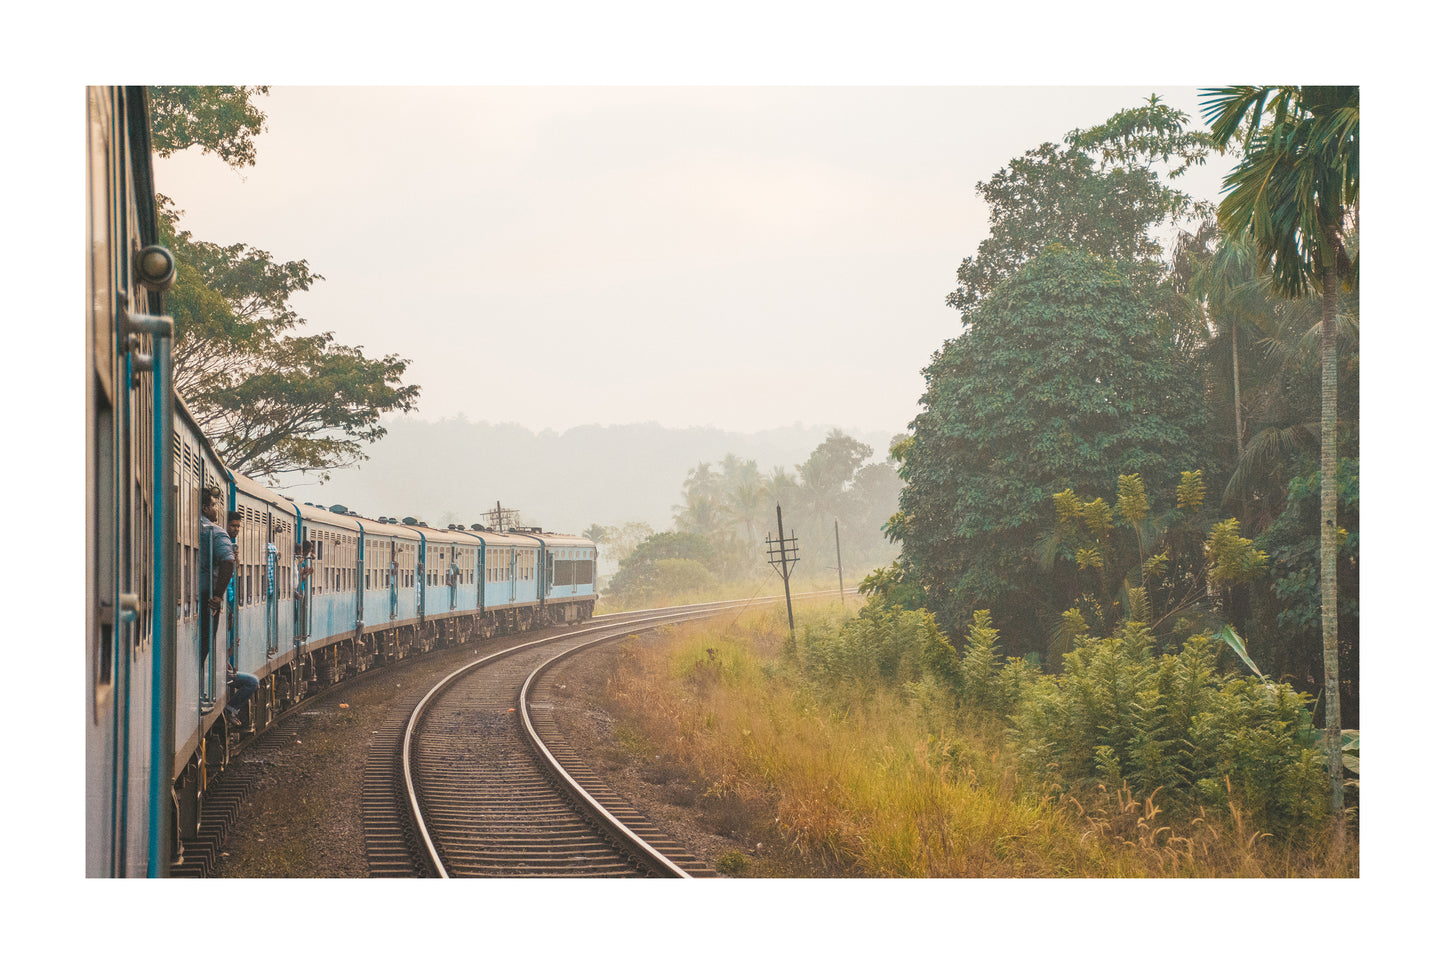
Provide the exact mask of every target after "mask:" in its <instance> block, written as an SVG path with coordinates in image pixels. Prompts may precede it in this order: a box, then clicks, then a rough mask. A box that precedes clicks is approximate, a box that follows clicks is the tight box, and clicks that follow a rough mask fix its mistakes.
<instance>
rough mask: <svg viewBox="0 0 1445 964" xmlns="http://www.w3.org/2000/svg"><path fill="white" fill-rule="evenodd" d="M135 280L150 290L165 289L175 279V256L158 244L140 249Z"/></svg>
mask: <svg viewBox="0 0 1445 964" xmlns="http://www.w3.org/2000/svg"><path fill="white" fill-rule="evenodd" d="M135 270H136V280H138V281H139V282H140V283H141V285H143V286H144V287H146V288H149V289H150V290H151V291H165V290H166V289H167V288H169V287H170V286H171V282H173V281H175V280H176V256H175V255H173V254H171V253H170V252H169V251H167V250H166V249H165V248H163V247H161V246H160V245H158V244H151V245H147V246H146V247H144V248H142V249H141V252H140V257H139V258H137V259H136V269H135Z"/></svg>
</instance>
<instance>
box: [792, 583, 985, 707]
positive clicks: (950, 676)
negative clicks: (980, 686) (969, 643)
mask: <svg viewBox="0 0 1445 964" xmlns="http://www.w3.org/2000/svg"><path fill="white" fill-rule="evenodd" d="M798 657H799V662H800V663H801V664H802V667H803V670H804V672H805V673H806V675H807V676H808V677H809V678H810V679H812V680H814V681H816V682H819V683H825V684H830V685H841V684H849V685H858V684H861V685H864V686H868V687H873V686H877V685H880V684H886V685H896V684H902V683H911V682H916V681H918V680H921V679H924V678H927V677H930V676H931V677H934V678H937V679H940V680H943V681H946V682H948V683H950V684H951V683H952V682H953V680H954V677H955V676H956V674H957V662H958V654H957V653H956V652H955V650H954V648H953V646H952V644H950V643H949V642H948V640H947V639H945V638H944V636H943V634H942V633H941V632H939V629H938V624H937V623H935V622H934V620H933V616H932V614H930V613H929V612H927V611H926V610H922V609H902V608H900V607H898V606H888V605H885V604H884V603H883V602H882V600H877V599H875V600H872V601H870V602H869V603H868V604H867V605H865V606H864V607H863V608H862V609H861V610H859V611H858V614H857V615H856V616H855V617H853V618H852V619H850V620H848V621H847V622H846V623H844V624H843V625H842V627H841V628H835V627H818V626H811V625H810V626H807V627H805V628H804V630H803V634H802V639H801V640H800V641H799V644H798Z"/></svg>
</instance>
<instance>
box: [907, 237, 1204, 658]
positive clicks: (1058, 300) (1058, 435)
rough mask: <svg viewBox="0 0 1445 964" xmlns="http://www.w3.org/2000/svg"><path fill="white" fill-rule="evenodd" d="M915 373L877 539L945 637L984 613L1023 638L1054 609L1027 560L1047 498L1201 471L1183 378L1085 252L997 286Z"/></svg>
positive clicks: (1045, 262)
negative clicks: (911, 412) (909, 577)
mask: <svg viewBox="0 0 1445 964" xmlns="http://www.w3.org/2000/svg"><path fill="white" fill-rule="evenodd" d="M924 375H925V378H926V380H927V390H926V392H925V394H924V397H923V399H922V405H923V412H922V413H921V414H920V415H919V416H918V417H917V418H916V419H915V420H914V422H913V429H914V437H913V440H912V441H911V443H908V444H903V445H896V446H894V453H895V455H901V456H902V457H903V469H902V474H903V476H904V479H905V480H906V485H905V487H904V489H903V492H902V495H901V496H900V499H899V505H900V509H901V510H902V513H903V516H902V518H901V519H895V520H894V521H892V522H890V532H891V533H892V534H894V535H896V536H901V538H902V540H903V544H904V560H905V567H906V569H907V570H908V571H910V572H912V573H914V574H915V575H916V576H917V577H918V579H919V581H920V582H921V583H922V584H923V586H924V588H925V591H926V592H927V594H928V598H929V601H930V604H931V606H932V607H933V608H934V610H935V612H938V613H939V614H940V616H941V617H942V619H943V622H944V624H945V628H946V629H947V630H948V631H949V632H950V633H951V634H952V633H957V632H958V630H959V629H960V628H961V627H962V626H963V624H964V620H965V619H966V617H967V615H968V614H970V613H971V612H972V611H973V610H975V609H984V608H987V609H991V610H992V611H993V613H994V616H995V618H996V620H997V622H998V624H999V625H1000V627H1004V628H1007V629H1008V630H1009V635H1012V636H1014V637H1015V638H1017V639H1025V640H1027V639H1031V638H1033V639H1037V638H1039V636H1038V635H1035V634H1034V632H1033V631H1034V630H1038V629H1042V627H1043V626H1044V625H1046V623H1047V621H1048V620H1050V619H1052V618H1056V614H1057V613H1058V612H1061V611H1062V610H1063V609H1064V608H1065V607H1064V606H1062V605H1058V604H1059V603H1060V602H1063V601H1065V594H1064V593H1062V592H1061V591H1060V589H1061V588H1062V587H1050V584H1049V583H1048V581H1047V580H1041V579H1040V577H1039V574H1038V572H1037V564H1036V562H1035V558H1034V544H1035V542H1036V540H1037V539H1038V537H1039V536H1040V534H1041V533H1042V532H1043V530H1044V529H1045V528H1046V527H1048V526H1049V525H1050V524H1051V522H1052V516H1053V512H1052V507H1051V504H1050V501H1051V496H1052V495H1053V493H1055V492H1061V491H1063V490H1064V489H1066V488H1068V487H1069V486H1071V485H1075V486H1078V487H1079V489H1080V490H1081V491H1083V490H1088V491H1110V490H1111V489H1112V488H1113V487H1114V485H1115V483H1116V481H1117V479H1118V477H1119V476H1120V475H1124V474H1130V473H1137V474H1138V475H1139V476H1140V477H1141V479H1142V481H1143V484H1144V485H1145V486H1146V487H1148V488H1149V489H1150V490H1158V489H1161V488H1163V487H1165V486H1168V485H1172V484H1173V481H1174V473H1175V472H1176V471H1177V469H1176V468H1175V466H1177V465H1181V464H1183V465H1203V464H1206V460H1205V456H1204V454H1203V453H1202V452H1201V451H1200V448H1201V441H1200V439H1199V435H1200V434H1202V433H1201V429H1202V426H1203V421H1204V413H1203V410H1202V407H1201V406H1200V405H1199V402H1198V395H1199V392H1198V389H1197V387H1196V376H1195V372H1194V371H1193V369H1192V367H1191V365H1190V364H1189V363H1188V362H1187V360H1186V359H1185V358H1184V357H1183V356H1182V355H1180V353H1178V352H1177V351H1175V350H1174V349H1173V348H1172V347H1171V346H1170V345H1169V344H1168V343H1167V342H1166V341H1165V340H1164V339H1162V338H1160V337H1159V335H1158V333H1157V331H1156V330H1155V328H1154V327H1153V326H1152V324H1151V321H1150V314H1149V311H1148V305H1147V303H1146V301H1145V300H1144V298H1143V297H1141V295H1140V294H1139V293H1138V291H1137V290H1136V288H1135V287H1134V285H1133V284H1132V283H1131V281H1130V279H1129V278H1128V277H1127V275H1126V274H1125V273H1124V272H1123V271H1122V270H1121V269H1120V267H1119V265H1118V264H1117V262H1113V261H1109V260H1106V259H1104V258H1102V257H1100V256H1097V255H1094V254H1091V253H1088V252H1085V251H1080V250H1069V249H1066V248H1064V247H1062V246H1053V247H1050V248H1047V249H1045V250H1044V251H1043V252H1042V253H1041V254H1040V255H1039V256H1037V257H1035V258H1034V259H1033V260H1031V261H1030V262H1028V263H1027V264H1026V265H1024V267H1023V268H1021V269H1020V270H1019V271H1018V272H1017V273H1015V274H1014V275H1013V276H1012V277H1010V278H1008V279H1007V280H1005V281H1003V282H1002V283H1001V284H1000V285H999V286H998V287H997V288H996V289H995V290H994V291H993V293H992V294H991V295H990V296H989V297H988V298H987V299H985V300H984V301H982V302H981V303H980V304H979V305H978V307H977V308H976V309H975V310H974V311H973V312H972V314H971V315H970V324H969V327H968V328H967V329H966V330H965V331H964V333H963V334H962V335H960V336H959V337H957V338H954V339H952V340H950V341H948V342H946V343H945V344H944V346H943V348H942V349H941V350H940V351H939V352H937V353H936V354H935V355H934V358H933V361H932V363H931V364H930V365H929V367H928V368H927V369H925V371H924ZM1041 587H1042V588H1041ZM1049 614H1052V615H1049ZM1041 620H1042V621H1041ZM1039 635H1042V633H1041V634H1039ZM958 636H961V633H959V634H958ZM958 636H956V637H955V638H958Z"/></svg>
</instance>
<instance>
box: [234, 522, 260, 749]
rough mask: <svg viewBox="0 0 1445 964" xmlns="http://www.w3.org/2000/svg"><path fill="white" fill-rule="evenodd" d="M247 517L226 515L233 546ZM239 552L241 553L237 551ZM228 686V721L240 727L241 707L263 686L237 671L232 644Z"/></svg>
mask: <svg viewBox="0 0 1445 964" xmlns="http://www.w3.org/2000/svg"><path fill="white" fill-rule="evenodd" d="M244 518H245V516H243V515H242V514H241V513H239V512H231V513H229V514H228V515H227V516H226V536H227V538H229V539H230V540H231V544H232V546H233V547H235V546H239V545H240V541H239V540H240V538H241V522H242V520H243V519H244ZM237 554H239V553H237ZM235 589H236V587H235V586H234V585H233V586H232V587H231V598H232V599H234V598H235ZM231 616H232V619H234V618H235V608H234V606H233V607H232V609H231ZM226 686H227V688H228V689H229V690H230V691H231V695H230V697H229V698H228V699H227V700H226V722H227V723H229V724H231V725H232V726H234V727H236V728H237V729H240V727H241V708H242V707H244V706H246V705H247V704H248V703H249V702H250V700H251V696H252V694H254V693H255V692H256V690H257V689H258V688H260V686H261V681H260V680H259V679H257V678H256V677H254V676H252V675H251V674H250V673H238V672H237V671H236V651H235V649H233V648H232V647H231V646H229V645H228V646H227V647H226Z"/></svg>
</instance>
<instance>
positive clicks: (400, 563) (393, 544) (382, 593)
mask: <svg viewBox="0 0 1445 964" xmlns="http://www.w3.org/2000/svg"><path fill="white" fill-rule="evenodd" d="M361 528H362V530H363V534H364V543H363V546H362V550H363V566H362V568H363V572H362V579H361V583H362V606H361V620H362V622H363V623H364V624H365V626H364V631H365V632H368V633H370V632H376V631H379V630H385V629H391V628H393V627H395V626H400V625H407V624H410V623H412V622H415V621H416V618H417V614H418V610H417V600H416V591H415V586H414V585H411V582H412V580H409V579H408V578H407V573H408V572H409V571H411V570H412V568H413V567H414V565H415V563H414V562H413V561H412V560H414V559H415V558H416V556H417V555H418V554H419V553H420V550H421V538H420V537H419V536H418V535H417V534H416V533H415V532H413V531H412V530H410V529H408V528H406V527H404V526H398V525H391V524H388V523H385V522H373V521H371V520H369V519H367V520H363V521H362V522H361Z"/></svg>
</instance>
